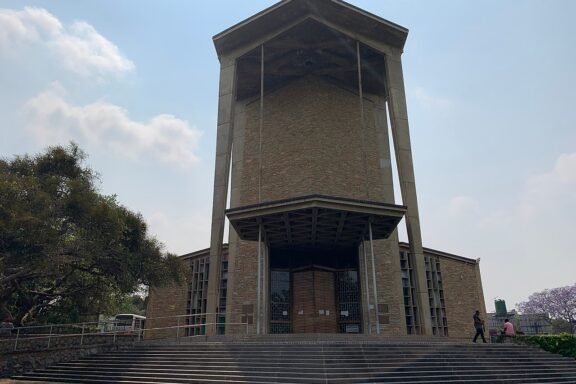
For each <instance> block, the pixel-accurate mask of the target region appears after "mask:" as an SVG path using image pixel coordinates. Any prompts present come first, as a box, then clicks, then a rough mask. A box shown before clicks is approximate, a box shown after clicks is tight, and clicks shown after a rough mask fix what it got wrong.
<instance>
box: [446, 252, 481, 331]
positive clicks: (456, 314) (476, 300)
mask: <svg viewBox="0 0 576 384" xmlns="http://www.w3.org/2000/svg"><path fill="white" fill-rule="evenodd" d="M440 266H441V271H442V279H443V282H444V295H445V301H446V318H447V321H448V332H449V337H452V338H465V339H466V338H470V339H472V337H473V336H474V333H475V330H474V324H473V321H472V316H473V315H474V311H476V310H479V311H480V314H481V316H482V318H483V319H484V321H486V307H485V305H484V293H483V292H482V282H481V280H480V270H479V268H478V264H471V263H467V262H462V261H458V260H454V259H450V258H445V257H440ZM487 324H488V323H486V325H487ZM486 329H488V327H486Z"/></svg>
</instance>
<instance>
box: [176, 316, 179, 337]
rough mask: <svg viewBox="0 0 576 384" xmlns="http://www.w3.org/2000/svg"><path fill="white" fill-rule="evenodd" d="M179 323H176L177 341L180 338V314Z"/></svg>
mask: <svg viewBox="0 0 576 384" xmlns="http://www.w3.org/2000/svg"><path fill="white" fill-rule="evenodd" d="M177 319H178V321H177V325H176V341H178V339H180V316H178V317H177Z"/></svg>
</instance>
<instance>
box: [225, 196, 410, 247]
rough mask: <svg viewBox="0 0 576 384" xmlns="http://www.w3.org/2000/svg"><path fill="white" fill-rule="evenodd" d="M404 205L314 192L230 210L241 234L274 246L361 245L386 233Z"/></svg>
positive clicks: (404, 209) (247, 238)
mask: <svg viewBox="0 0 576 384" xmlns="http://www.w3.org/2000/svg"><path fill="white" fill-rule="evenodd" d="M405 212H406V207H404V206H401V205H394V204H387V203H379V202H372V201H363V200H354V199H345V198H338V197H331V196H322V195H310V196H303V197H297V198H293V199H287V200H277V201H271V202H266V203H261V204H255V205H250V206H244V207H238V208H233V209H229V210H227V211H226V215H227V216H228V219H229V220H230V223H231V224H232V226H233V227H234V229H235V230H236V232H237V233H238V236H239V237H240V238H241V239H242V240H248V241H258V229H259V226H260V225H262V240H263V241H265V242H266V243H267V244H269V245H271V246H275V247H286V246H310V245H312V246H314V245H316V246H357V245H358V244H359V243H360V242H362V241H363V240H367V239H368V236H369V232H368V231H369V229H368V228H369V223H371V224H372V236H373V238H374V239H386V238H388V237H389V236H390V234H391V233H392V232H393V231H394V229H395V228H396V226H397V225H398V223H399V222H400V220H401V219H402V217H403V216H404V213H405Z"/></svg>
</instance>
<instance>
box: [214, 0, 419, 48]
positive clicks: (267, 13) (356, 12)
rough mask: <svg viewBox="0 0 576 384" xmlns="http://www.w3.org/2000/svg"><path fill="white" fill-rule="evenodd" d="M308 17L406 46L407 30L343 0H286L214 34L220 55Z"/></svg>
mask: <svg viewBox="0 0 576 384" xmlns="http://www.w3.org/2000/svg"><path fill="white" fill-rule="evenodd" d="M306 17H312V18H318V19H325V20H328V21H329V22H330V23H331V24H333V25H335V26H339V27H341V28H342V29H343V30H346V31H353V32H354V34H357V35H360V36H364V37H366V38H368V39H371V40H375V41H381V42H384V43H386V44H388V45H390V46H393V47H397V48H401V49H402V48H403V47H404V44H405V42H406V38H407V36H408V29H406V28H404V27H402V26H400V25H398V24H395V23H393V22H391V21H388V20H385V19H383V18H381V17H378V16H376V15H373V14H371V13H369V12H366V11H364V10H362V9H360V8H357V7H355V6H353V5H351V4H348V3H346V2H344V1H342V0H283V1H280V2H279V3H277V4H275V5H273V6H271V7H269V8H267V9H265V10H263V11H261V12H259V13H257V14H256V15H254V16H252V17H249V18H248V19H246V20H244V21H242V22H240V23H238V24H236V25H234V26H232V27H230V28H228V29H226V30H225V31H223V32H221V33H219V34H217V35H216V36H214V37H213V40H214V45H215V47H216V51H217V52H218V56H219V57H220V56H222V55H224V54H226V53H227V52H229V51H232V50H234V49H237V48H238V47H243V46H246V45H249V44H251V43H253V42H255V41H258V40H260V39H262V38H265V37H266V36H273V35H274V34H275V33H276V32H280V31H281V30H283V29H285V28H286V27H288V26H290V25H292V24H294V23H297V22H298V20H303V19H305V18H306Z"/></svg>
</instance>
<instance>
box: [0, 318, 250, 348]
mask: <svg viewBox="0 0 576 384" xmlns="http://www.w3.org/2000/svg"><path fill="white" fill-rule="evenodd" d="M212 314H216V315H217V314H219V313H201V314H192V315H176V316H161V317H156V318H150V319H146V320H155V319H169V318H175V319H177V320H178V324H177V325H175V326H167V327H154V328H146V327H144V328H137V329H130V330H126V329H114V330H113V331H100V332H88V333H87V332H85V329H86V327H85V325H87V324H98V325H100V324H102V323H105V324H106V323H113V324H115V323H118V322H121V321H116V320H107V321H100V322H86V323H73V324H47V325H43V326H29V327H17V328H14V330H16V337H15V338H14V340H13V342H14V348H13V351H16V350H17V349H18V342H19V341H20V339H22V338H23V335H21V333H20V331H21V330H22V329H29V328H41V327H49V328H50V333H49V334H47V335H46V334H40V335H41V336H37V334H36V335H35V336H31V337H26V338H25V340H39V339H48V342H47V349H49V348H50V345H51V342H52V339H57V338H64V337H74V336H80V344H79V345H83V343H84V337H85V336H91V335H103V336H105V335H113V336H114V338H113V343H116V339H117V336H118V333H126V332H129V333H131V334H137V335H138V340H137V341H139V342H140V341H142V340H143V338H144V333H145V332H146V331H155V330H164V329H176V340H179V339H180V328H196V327H205V326H207V325H224V326H226V325H245V326H246V334H248V331H249V327H248V325H249V324H248V322H244V323H242V322H240V323H233V322H230V323H226V322H213V323H202V324H186V325H180V318H182V317H193V316H206V315H212ZM73 325H74V326H81V327H79V328H81V329H82V332H81V333H67V334H54V333H53V329H54V327H61V326H73ZM196 336H204V335H191V336H185V337H196ZM2 341H12V338H8V339H5V340H2V339H0V342H2Z"/></svg>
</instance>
